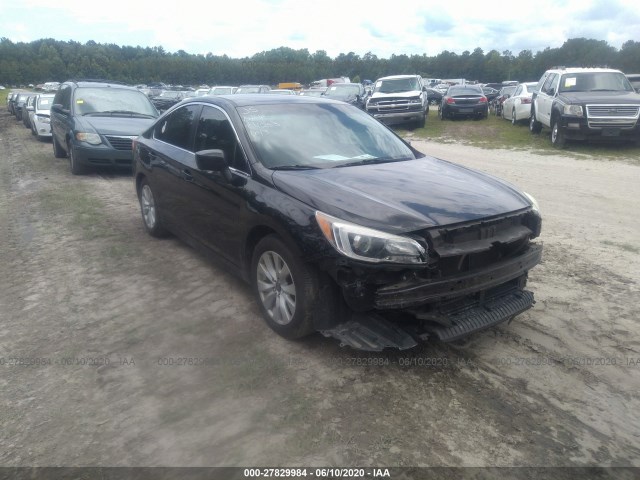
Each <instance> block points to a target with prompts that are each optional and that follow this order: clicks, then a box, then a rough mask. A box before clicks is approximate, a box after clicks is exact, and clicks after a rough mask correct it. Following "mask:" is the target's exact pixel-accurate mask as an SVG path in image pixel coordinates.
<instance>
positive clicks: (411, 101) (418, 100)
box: [409, 98, 422, 104]
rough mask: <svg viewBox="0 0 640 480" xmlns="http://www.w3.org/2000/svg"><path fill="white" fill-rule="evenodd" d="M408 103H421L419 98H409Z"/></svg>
mask: <svg viewBox="0 0 640 480" xmlns="http://www.w3.org/2000/svg"><path fill="white" fill-rule="evenodd" d="M409 103H412V104H416V103H422V101H421V100H420V99H419V98H410V99H409Z"/></svg>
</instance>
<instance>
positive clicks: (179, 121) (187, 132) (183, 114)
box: [153, 105, 201, 151]
mask: <svg viewBox="0 0 640 480" xmlns="http://www.w3.org/2000/svg"><path fill="white" fill-rule="evenodd" d="M200 108H201V107H200V105H187V106H185V107H182V108H179V109H177V110H176V111H174V112H173V113H171V114H170V115H169V116H168V117H166V118H165V119H164V120H163V121H162V122H160V123H158V125H157V126H156V128H155V131H154V132H153V135H154V137H155V138H156V139H157V140H161V141H163V142H166V143H170V144H171V145H175V146H176V147H180V148H183V149H185V150H190V151H191V150H192V148H191V147H192V142H191V132H193V130H192V127H193V124H194V121H195V118H196V116H197V114H198V111H199V110H200Z"/></svg>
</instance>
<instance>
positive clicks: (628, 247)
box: [602, 240, 640, 253]
mask: <svg viewBox="0 0 640 480" xmlns="http://www.w3.org/2000/svg"><path fill="white" fill-rule="evenodd" d="M602 244H603V245H607V246H609V247H616V248H619V249H621V250H624V251H625V252H630V253H640V247H637V246H636V245H631V244H630V243H617V242H612V241H611V240H603V241H602Z"/></svg>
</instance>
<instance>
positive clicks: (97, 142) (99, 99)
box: [51, 80, 158, 175]
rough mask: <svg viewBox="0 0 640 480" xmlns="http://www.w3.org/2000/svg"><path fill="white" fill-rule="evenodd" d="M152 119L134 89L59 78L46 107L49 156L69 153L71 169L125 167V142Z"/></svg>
mask: <svg viewBox="0 0 640 480" xmlns="http://www.w3.org/2000/svg"><path fill="white" fill-rule="evenodd" d="M157 117H158V111H157V110H156V109H155V107H154V106H153V104H152V103H151V101H150V100H149V97H147V96H146V95H145V94H144V93H142V92H141V91H140V90H138V89H137V88H135V87H128V86H126V85H122V84H118V83H104V82H95V81H79V80H78V81H76V80H70V81H67V82H64V83H63V84H62V86H61V87H60V90H58V92H57V93H56V95H55V97H54V99H53V105H51V133H52V137H53V138H52V139H53V155H54V156H55V157H56V158H65V157H67V156H68V157H69V164H70V167H71V173H72V174H74V175H80V174H83V173H85V171H86V170H87V167H90V166H103V167H104V166H108V167H129V168H130V167H131V163H132V158H133V155H132V150H131V148H132V146H131V141H132V140H133V139H134V138H136V137H137V136H138V135H139V134H140V133H141V132H142V131H144V130H145V129H146V128H148V127H149V125H151V124H152V123H153V121H154V120H155V119H156V118H157Z"/></svg>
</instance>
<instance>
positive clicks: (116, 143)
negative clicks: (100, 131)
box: [105, 135, 136, 152]
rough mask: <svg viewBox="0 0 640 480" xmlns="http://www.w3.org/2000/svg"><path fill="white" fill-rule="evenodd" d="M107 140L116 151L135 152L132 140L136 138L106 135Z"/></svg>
mask: <svg viewBox="0 0 640 480" xmlns="http://www.w3.org/2000/svg"><path fill="white" fill-rule="evenodd" d="M105 137H106V139H107V140H108V141H109V143H110V144H111V146H112V147H113V148H115V149H116V150H122V151H124V152H130V151H132V150H133V147H132V142H131V141H132V140H133V139H134V138H136V137H135V136H133V137H131V136H116V135H105Z"/></svg>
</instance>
